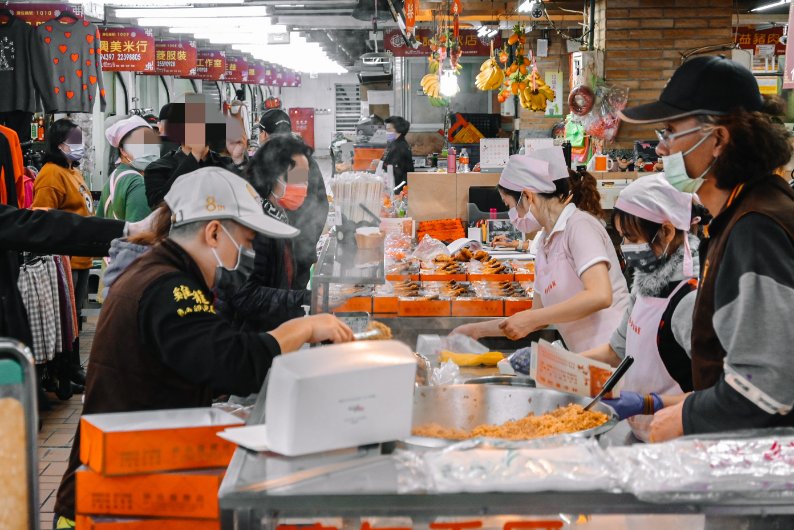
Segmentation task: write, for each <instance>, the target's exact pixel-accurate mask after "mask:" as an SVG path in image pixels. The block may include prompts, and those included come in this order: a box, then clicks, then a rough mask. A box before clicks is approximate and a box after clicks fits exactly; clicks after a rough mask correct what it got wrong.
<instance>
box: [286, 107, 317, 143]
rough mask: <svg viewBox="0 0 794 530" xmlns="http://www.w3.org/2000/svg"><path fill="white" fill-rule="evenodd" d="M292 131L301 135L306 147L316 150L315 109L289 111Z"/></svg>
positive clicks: (302, 108)
mask: <svg viewBox="0 0 794 530" xmlns="http://www.w3.org/2000/svg"><path fill="white" fill-rule="evenodd" d="M289 120H290V122H292V131H293V132H295V133H297V134H299V135H300V136H301V138H303V141H304V142H306V145H308V146H309V147H311V148H312V149H314V109H313V108H310V107H307V108H304V107H299V108H294V109H289Z"/></svg>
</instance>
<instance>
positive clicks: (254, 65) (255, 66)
mask: <svg viewBox="0 0 794 530" xmlns="http://www.w3.org/2000/svg"><path fill="white" fill-rule="evenodd" d="M266 71H267V66H266V65H265V63H263V62H262V61H254V62H249V63H248V81H243V82H244V83H248V84H249V85H264V84H266V83H265V77H266Z"/></svg>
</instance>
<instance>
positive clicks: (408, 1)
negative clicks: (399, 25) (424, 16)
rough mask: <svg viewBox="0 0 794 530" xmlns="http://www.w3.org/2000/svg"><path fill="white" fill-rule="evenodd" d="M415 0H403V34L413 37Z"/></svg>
mask: <svg viewBox="0 0 794 530" xmlns="http://www.w3.org/2000/svg"><path fill="white" fill-rule="evenodd" d="M416 4H417V1H416V0H405V7H404V9H405V32H406V33H407V34H408V35H413V33H414V31H415V29H416Z"/></svg>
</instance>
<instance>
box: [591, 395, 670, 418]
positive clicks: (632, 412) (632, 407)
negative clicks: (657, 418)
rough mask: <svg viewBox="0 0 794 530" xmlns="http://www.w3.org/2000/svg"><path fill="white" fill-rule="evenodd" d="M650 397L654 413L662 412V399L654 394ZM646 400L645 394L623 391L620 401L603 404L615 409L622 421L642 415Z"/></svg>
mask: <svg viewBox="0 0 794 530" xmlns="http://www.w3.org/2000/svg"><path fill="white" fill-rule="evenodd" d="M650 395H651V398H653V411H654V412H656V411H659V410H662V409H663V408H664V403H662V398H660V397H659V395H658V394H655V393H653V392H652V393H651V394H650ZM644 398H645V394H640V393H638V392H627V391H626V390H622V391H621V392H620V397H619V398H618V399H604V400H602V402H603V403H604V404H605V405H609V406H610V407H612V408H613V409H615V412H617V413H618V416H619V417H620V419H621V420H625V419H626V418H631V417H632V416H637V415H639V414H642V412H643V407H644V406H645V399H644Z"/></svg>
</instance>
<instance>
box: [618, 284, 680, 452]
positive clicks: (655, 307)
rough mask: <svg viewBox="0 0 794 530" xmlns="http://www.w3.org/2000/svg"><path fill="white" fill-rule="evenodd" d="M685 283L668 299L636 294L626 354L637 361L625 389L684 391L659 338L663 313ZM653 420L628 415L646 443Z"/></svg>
mask: <svg viewBox="0 0 794 530" xmlns="http://www.w3.org/2000/svg"><path fill="white" fill-rule="evenodd" d="M686 283H687V281H686V280H684V281H682V282H681V283H680V284H679V285H678V287H676V288H675V289H674V290H673V292H672V293H670V296H669V297H667V298H654V297H651V296H638V297H637V301H636V302H635V304H634V308H633V309H632V310H631V315H629V324H628V329H627V330H626V355H631V356H633V357H634V364H633V365H632V367H631V369H630V370H629V371H628V372H626V375H625V376H624V377H623V387H622V389H623V390H627V391H629V390H630V391H632V392H639V393H640V394H649V393H651V392H656V393H657V394H659V395H662V394H667V395H677V394H683V390H681V387H680V386H679V384H678V383H677V382H676V381H675V379H673V378H672V377H671V376H670V373H669V372H668V371H667V368H666V367H665V366H664V361H662V357H661V355H659V346H658V343H657V340H656V337H657V335H658V333H659V323H660V322H661V320H662V315H663V314H664V311H665V310H666V309H667V306H668V305H669V304H670V300H671V299H672V298H673V296H674V295H675V294H676V293H677V292H678V290H679V289H681V288H682V287H683V286H684V285H685V284H686ZM651 420H653V416H652V415H640V416H634V417H632V418H629V420H628V422H629V425H630V426H631V430H632V431H633V432H634V435H635V436H636V437H637V438H639V439H640V440H642V441H644V442H647V441H648V436H649V435H650V427H651Z"/></svg>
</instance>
